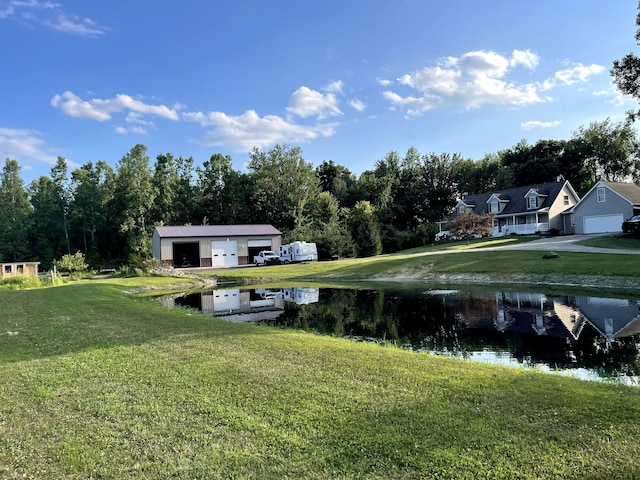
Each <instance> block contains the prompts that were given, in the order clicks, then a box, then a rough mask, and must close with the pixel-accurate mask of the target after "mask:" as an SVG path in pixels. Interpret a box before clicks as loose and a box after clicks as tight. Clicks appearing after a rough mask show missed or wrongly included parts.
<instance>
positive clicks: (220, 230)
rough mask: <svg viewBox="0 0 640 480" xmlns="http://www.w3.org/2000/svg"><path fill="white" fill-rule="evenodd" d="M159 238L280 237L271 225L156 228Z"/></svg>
mask: <svg viewBox="0 0 640 480" xmlns="http://www.w3.org/2000/svg"><path fill="white" fill-rule="evenodd" d="M156 232H157V233H158V236H159V237H161V238H166V237H174V238H177V237H234V236H246V237H249V236H259V235H282V232H280V230H278V229H277V228H275V227H274V226H273V225H183V226H162V227H156Z"/></svg>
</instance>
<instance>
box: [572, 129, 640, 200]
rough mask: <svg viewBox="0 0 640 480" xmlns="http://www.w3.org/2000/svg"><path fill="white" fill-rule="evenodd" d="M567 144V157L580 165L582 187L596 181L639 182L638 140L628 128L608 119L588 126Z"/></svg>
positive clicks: (576, 133) (575, 133)
mask: <svg viewBox="0 0 640 480" xmlns="http://www.w3.org/2000/svg"><path fill="white" fill-rule="evenodd" d="M569 144H570V149H569V151H570V153H571V155H572V156H573V157H574V158H575V159H576V160H577V161H579V162H581V163H582V168H583V172H582V179H583V180H582V182H581V184H582V186H583V187H584V184H588V187H589V188H590V187H591V186H593V184H594V183H595V182H596V181H598V180H608V181H615V182H621V181H626V180H627V179H629V178H633V179H635V180H638V179H640V157H639V155H638V138H637V133H636V130H635V129H633V127H632V126H631V125H630V124H627V123H624V122H612V121H611V120H610V119H609V118H607V119H606V120H605V121H603V122H592V123H591V124H590V125H589V127H587V128H584V127H580V128H579V129H578V130H576V131H575V132H574V134H573V137H572V138H571V141H570V142H569ZM569 179H570V180H571V178H569ZM578 188H579V190H580V191H584V188H580V187H579V186H578Z"/></svg>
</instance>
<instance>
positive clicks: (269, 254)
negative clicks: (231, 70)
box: [253, 250, 281, 267]
mask: <svg viewBox="0 0 640 480" xmlns="http://www.w3.org/2000/svg"><path fill="white" fill-rule="evenodd" d="M253 263H255V264H256V267H259V266H260V265H280V263H281V262H280V256H279V255H278V254H277V253H276V252H274V251H273V250H262V251H261V252H260V253H259V254H258V255H256V256H255V257H253Z"/></svg>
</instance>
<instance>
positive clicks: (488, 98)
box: [383, 50, 546, 116]
mask: <svg viewBox="0 0 640 480" xmlns="http://www.w3.org/2000/svg"><path fill="white" fill-rule="evenodd" d="M538 62H539V59H538V56H537V55H535V54H533V53H531V52H530V51H528V50H525V51H522V50H514V51H513V53H512V54H511V56H504V55H501V54H498V53H496V52H487V51H475V52H468V53H465V54H464V55H462V56H461V57H459V58H457V57H447V58H444V59H442V60H441V61H440V62H439V64H438V65H436V66H434V67H427V68H424V69H422V70H418V71H416V72H412V73H407V74H405V75H402V76H401V77H399V78H398V79H397V80H398V83H399V84H400V85H403V86H407V87H410V88H412V89H413V90H415V91H417V92H418V93H419V95H417V96H416V95H401V94H399V93H398V92H394V91H390V90H387V91H385V92H384V93H383V96H384V98H386V99H387V100H388V101H389V102H391V103H392V104H394V105H402V106H406V107H407V115H408V116H417V115H421V114H422V113H424V112H426V111H427V110H431V109H434V108H441V107H446V106H450V105H462V106H464V107H465V108H477V107H480V106H482V105H485V104H502V105H528V104H532V103H539V102H544V101H546V99H545V98H541V97H540V96H539V95H538V92H537V88H536V85H535V84H532V83H524V84H518V83H516V82H514V81H508V80H507V79H506V77H507V75H508V74H509V73H511V70H512V69H513V68H515V67H517V66H524V67H526V68H534V67H535V66H536V65H537V64H538Z"/></svg>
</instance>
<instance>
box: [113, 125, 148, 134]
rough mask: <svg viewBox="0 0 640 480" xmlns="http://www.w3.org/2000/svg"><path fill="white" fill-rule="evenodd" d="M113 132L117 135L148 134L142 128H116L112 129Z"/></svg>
mask: <svg viewBox="0 0 640 480" xmlns="http://www.w3.org/2000/svg"><path fill="white" fill-rule="evenodd" d="M114 131H115V132H116V133H117V134H118V135H146V134H147V133H148V132H147V130H146V129H145V128H143V127H131V128H126V127H121V126H118V127H116V128H115V129H114Z"/></svg>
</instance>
